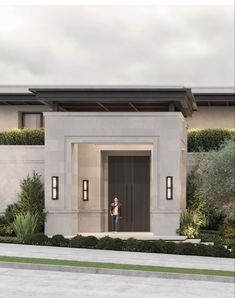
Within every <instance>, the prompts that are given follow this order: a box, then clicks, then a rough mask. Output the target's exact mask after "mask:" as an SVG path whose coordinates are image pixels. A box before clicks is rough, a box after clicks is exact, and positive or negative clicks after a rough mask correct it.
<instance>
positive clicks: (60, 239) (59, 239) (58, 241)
mask: <svg viewBox="0 0 235 298" xmlns="http://www.w3.org/2000/svg"><path fill="white" fill-rule="evenodd" d="M50 242H51V244H52V246H63V247H67V246H68V245H69V239H66V238H64V236H63V235H59V234H58V235H54V236H53V237H51V239H50Z"/></svg>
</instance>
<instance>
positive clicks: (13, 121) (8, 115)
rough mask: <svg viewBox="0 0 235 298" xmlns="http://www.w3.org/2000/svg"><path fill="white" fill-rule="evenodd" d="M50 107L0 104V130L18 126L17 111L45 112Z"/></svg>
mask: <svg viewBox="0 0 235 298" xmlns="http://www.w3.org/2000/svg"><path fill="white" fill-rule="evenodd" d="M50 110H51V109H50V108H49V107H47V106H32V105H31V106H29V105H25V106H23V105H21V106H1V107H0V131H4V130H8V129H12V128H19V127H20V126H19V119H20V117H19V112H46V111H50Z"/></svg>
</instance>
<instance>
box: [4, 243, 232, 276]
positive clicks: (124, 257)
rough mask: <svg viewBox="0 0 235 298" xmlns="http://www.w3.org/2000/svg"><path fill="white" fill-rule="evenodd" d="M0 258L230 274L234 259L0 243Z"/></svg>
mask: <svg viewBox="0 0 235 298" xmlns="http://www.w3.org/2000/svg"><path fill="white" fill-rule="evenodd" d="M0 256H18V257H34V258H49V259H63V260H78V261H89V262H106V263H119V264H120V263H123V264H138V265H155V266H167V267H181V268H199V269H215V270H229V271H234V259H229V258H211V257H198V256H180V255H168V254H151V253H138V252H124V251H107V250H94V249H79V248H67V247H46V246H33V245H15V244H4V243H0Z"/></svg>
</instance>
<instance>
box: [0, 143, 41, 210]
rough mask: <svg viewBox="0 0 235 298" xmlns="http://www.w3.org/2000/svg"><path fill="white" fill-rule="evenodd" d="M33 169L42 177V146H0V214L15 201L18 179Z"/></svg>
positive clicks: (18, 188)
mask: <svg viewBox="0 0 235 298" xmlns="http://www.w3.org/2000/svg"><path fill="white" fill-rule="evenodd" d="M33 170H35V171H36V172H38V173H40V174H41V175H42V181H43V177H44V146H0V214H1V213H3V212H4V210H5V208H6V207H7V205H8V204H10V203H13V202H15V201H17V199H18V195H17V194H18V193H19V191H20V187H19V184H20V180H21V179H22V178H24V177H26V176H27V175H28V174H32V172H33Z"/></svg>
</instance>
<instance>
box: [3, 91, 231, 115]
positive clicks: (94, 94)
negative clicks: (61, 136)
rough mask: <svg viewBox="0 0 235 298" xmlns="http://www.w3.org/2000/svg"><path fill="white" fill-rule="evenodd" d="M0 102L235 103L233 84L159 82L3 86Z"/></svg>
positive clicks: (67, 107) (154, 107) (102, 105)
mask: <svg viewBox="0 0 235 298" xmlns="http://www.w3.org/2000/svg"><path fill="white" fill-rule="evenodd" d="M0 105H49V106H52V107H54V108H56V110H57V111H58V110H61V111H181V112H182V113H183V115H184V116H186V117H187V116H191V115H192V112H193V111H194V110H196V109H197V106H234V105H235V97H234V88H233V87H192V88H187V87H184V86H157V85H80V86H75V85H60V86H55V85H31V86H24V85H15V86H10V85H2V86H0Z"/></svg>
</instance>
